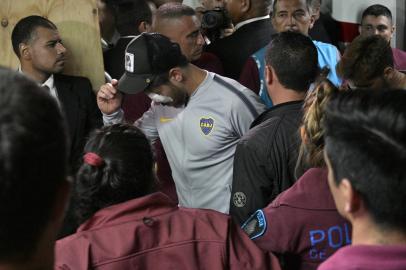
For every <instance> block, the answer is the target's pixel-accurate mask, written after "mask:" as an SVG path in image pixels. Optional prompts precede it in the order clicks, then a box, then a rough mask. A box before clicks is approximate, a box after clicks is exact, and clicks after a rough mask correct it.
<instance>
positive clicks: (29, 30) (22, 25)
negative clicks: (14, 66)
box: [11, 15, 57, 57]
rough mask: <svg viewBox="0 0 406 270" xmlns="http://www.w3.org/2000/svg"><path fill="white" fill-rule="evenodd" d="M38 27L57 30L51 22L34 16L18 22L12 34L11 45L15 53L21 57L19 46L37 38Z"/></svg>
mask: <svg viewBox="0 0 406 270" xmlns="http://www.w3.org/2000/svg"><path fill="white" fill-rule="evenodd" d="M38 27H44V28H47V29H53V30H56V29H57V28H56V25H55V24H54V23H53V22H51V21H50V20H48V19H46V18H44V17H41V16H37V15H32V16H28V17H25V18H23V19H21V20H20V21H18V22H17V24H16V25H15V26H14V29H13V32H12V33H11V43H12V45H13V50H14V53H15V54H16V55H17V57H20V50H19V46H20V44H21V43H29V42H30V41H32V40H33V39H34V38H35V37H36V30H37V28H38Z"/></svg>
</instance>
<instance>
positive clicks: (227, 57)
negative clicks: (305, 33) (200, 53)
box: [206, 19, 274, 80]
mask: <svg viewBox="0 0 406 270" xmlns="http://www.w3.org/2000/svg"><path fill="white" fill-rule="evenodd" d="M273 33H274V30H273V28H272V23H271V19H265V20H259V21H254V22H251V23H248V24H246V25H244V26H242V27H241V28H239V29H237V31H235V32H234V33H233V34H232V35H230V36H228V37H225V38H222V39H218V40H216V41H215V42H213V43H212V44H210V45H209V46H207V48H206V50H207V51H208V52H212V53H214V54H215V55H217V56H218V57H219V58H220V60H221V62H222V63H223V68H224V73H225V76H226V77H230V78H233V79H235V80H238V79H239V77H240V73H241V70H242V68H243V66H244V64H245V62H246V61H247V59H248V57H249V56H251V55H252V54H253V53H255V52H256V51H258V50H259V49H261V48H263V47H265V46H266V45H268V43H269V42H270V41H271V36H272V34H273Z"/></svg>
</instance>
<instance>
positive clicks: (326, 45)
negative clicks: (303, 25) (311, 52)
mask: <svg viewBox="0 0 406 270" xmlns="http://www.w3.org/2000/svg"><path fill="white" fill-rule="evenodd" d="M312 41H313V43H314V45H315V46H316V48H317V49H319V50H333V51H334V52H337V51H338V49H337V47H336V46H334V45H333V44H330V43H324V42H321V41H317V40H312Z"/></svg>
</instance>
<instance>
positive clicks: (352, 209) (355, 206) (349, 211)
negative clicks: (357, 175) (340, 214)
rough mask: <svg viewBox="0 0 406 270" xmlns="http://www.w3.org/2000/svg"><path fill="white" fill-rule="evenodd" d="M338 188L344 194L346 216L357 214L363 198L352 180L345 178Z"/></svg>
mask: <svg viewBox="0 0 406 270" xmlns="http://www.w3.org/2000/svg"><path fill="white" fill-rule="evenodd" d="M338 189H339V190H340V192H341V194H342V195H343V200H344V205H343V211H344V213H345V215H346V216H348V217H351V216H353V215H355V214H356V213H357V212H358V211H359V210H360V208H361V206H362V199H361V196H360V194H359V193H358V191H356V190H355V189H354V187H353V185H352V184H351V182H350V180H348V179H347V178H344V179H343V180H341V182H340V183H339V185H338Z"/></svg>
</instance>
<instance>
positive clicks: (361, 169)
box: [324, 89, 406, 232]
mask: <svg viewBox="0 0 406 270" xmlns="http://www.w3.org/2000/svg"><path fill="white" fill-rule="evenodd" d="M405 107H406V92H405V91H404V90H382V89H380V90H371V89H369V90H368V89H366V90H356V91H345V92H340V93H339V94H338V95H336V96H335V97H334V98H332V99H331V101H330V102H329V104H328V105H327V106H326V110H325V117H324V129H325V144H326V146H325V148H326V155H327V157H328V160H329V163H330V164H331V168H332V171H333V174H332V175H334V183H333V185H339V184H340V183H341V182H342V181H344V180H343V179H347V180H345V181H349V182H350V183H351V185H352V188H353V189H354V190H355V192H356V193H357V194H358V196H360V197H361V199H362V201H363V205H364V206H365V208H366V210H367V211H368V212H369V214H370V215H371V217H372V220H373V222H375V223H376V224H377V225H378V226H380V228H381V229H383V230H385V229H389V230H392V229H395V230H401V231H403V232H406V215H405V209H404V206H405V205H406V171H405V169H404V166H405V164H406V136H405V135H406V110H405ZM333 194H334V193H333Z"/></svg>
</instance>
